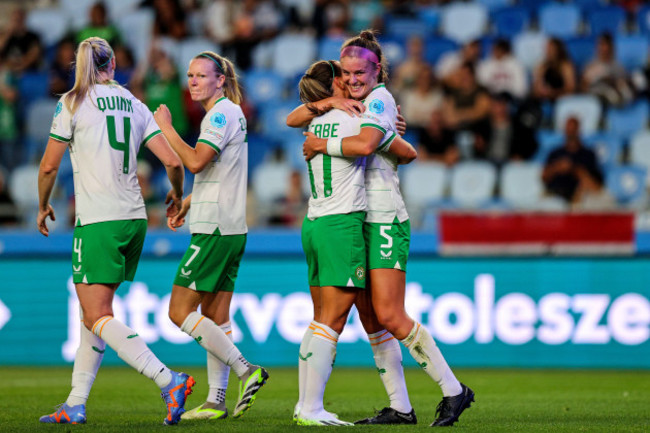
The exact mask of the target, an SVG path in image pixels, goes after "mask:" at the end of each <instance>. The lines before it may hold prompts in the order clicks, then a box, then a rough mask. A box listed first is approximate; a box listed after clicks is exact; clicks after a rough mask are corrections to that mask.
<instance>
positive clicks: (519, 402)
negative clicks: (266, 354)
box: [0, 367, 650, 433]
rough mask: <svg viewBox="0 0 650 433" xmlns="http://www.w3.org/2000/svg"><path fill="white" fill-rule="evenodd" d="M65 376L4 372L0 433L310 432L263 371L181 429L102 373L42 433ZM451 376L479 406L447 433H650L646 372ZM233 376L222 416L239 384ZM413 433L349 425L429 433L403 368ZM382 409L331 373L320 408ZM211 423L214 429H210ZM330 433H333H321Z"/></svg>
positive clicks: (280, 375) (420, 379)
mask: <svg viewBox="0 0 650 433" xmlns="http://www.w3.org/2000/svg"><path fill="white" fill-rule="evenodd" d="M71 371H72V368H71V367H61V368H58V367H57V368H22V367H2V368H0V377H1V378H2V381H1V382H0V383H1V384H2V385H1V386H0V390H1V391H2V392H0V407H1V408H2V412H0V413H1V415H0V432H33V431H49V432H54V431H56V432H64V431H65V432H74V431H82V430H83V431H87V432H120V433H127V432H155V431H169V429H175V431H184V432H215V431H218V432H224V433H228V432H276V431H277V432H281V431H298V430H301V429H302V430H305V429H307V430H314V429H317V427H298V426H296V425H294V424H293V423H292V422H291V415H292V411H293V406H294V404H295V401H296V398H297V381H298V374H297V370H296V369H290V368H270V369H269V373H270V375H271V377H270V379H269V381H268V383H267V385H266V386H265V387H264V388H263V389H262V390H261V391H260V392H259V394H258V399H257V401H256V403H255V405H254V406H253V407H252V408H251V409H250V410H249V411H248V412H247V413H245V414H244V416H243V417H242V418H240V419H232V418H228V419H226V420H222V421H208V422H206V421H201V422H198V421H197V422H190V421H182V422H181V423H180V424H179V425H178V426H176V427H165V426H163V425H162V420H163V418H164V415H165V410H164V405H163V403H162V400H161V399H160V396H159V394H158V389H157V388H156V386H155V385H154V384H153V383H151V382H150V381H148V380H147V379H146V378H144V377H142V376H140V375H138V374H137V373H135V372H134V371H133V370H131V369H129V368H126V367H105V368H102V369H101V370H100V372H99V375H98V377H97V380H96V381H95V386H94V388H93V391H92V393H91V395H90V400H89V402H88V405H87V416H88V423H87V424H86V425H76V426H71V425H41V424H39V422H38V417H39V416H40V415H44V414H46V413H49V412H52V411H53V407H54V406H55V404H57V403H61V402H63V401H64V400H65V398H66V397H67V393H68V391H69V386H70V373H71ZM183 371H185V372H187V373H190V374H192V375H193V376H194V377H195V378H196V379H197V382H198V383H197V385H196V386H195V388H194V393H193V394H192V395H191V396H190V397H189V400H188V404H187V407H188V408H192V407H194V406H195V405H198V404H200V403H202V402H203V401H204V399H205V396H206V394H207V384H206V375H205V369H204V368H202V367H191V368H185V369H183ZM456 374H457V376H458V377H459V379H460V380H461V381H463V382H464V383H466V384H467V385H469V386H470V387H472V388H473V389H474V391H475V392H476V402H475V403H473V404H472V407H471V408H470V409H468V410H467V411H466V412H465V413H464V414H463V416H462V417H461V419H460V421H459V422H458V423H457V424H456V425H455V426H454V427H452V428H453V431H464V432H608V433H610V432H649V431H650V371H594V370H569V371H567V370H561V371H559V370H558V371H556V370H490V369H481V370H478V369H474V370H465V369H458V370H457V371H456ZM233 378H234V375H231V383H230V388H229V390H228V407H229V409H230V410H232V407H233V405H234V402H235V399H236V389H237V388H236V386H237V383H236V381H235V380H233ZM406 379H407V384H408V388H409V392H410V395H411V402H412V404H413V406H414V407H415V411H416V413H417V416H418V425H417V426H404V427H395V426H393V427H390V426H389V427H376V426H356V427H354V428H355V429H361V430H363V431H373V432H374V431H378V432H380V431H381V432H384V431H385V432H388V431H409V432H410V431H416V430H419V431H430V430H428V429H429V427H428V426H429V424H430V423H431V422H432V421H433V419H434V411H435V407H436V405H437V403H438V401H439V400H440V398H441V394H440V391H439V388H438V387H437V385H435V384H434V383H433V382H431V381H430V380H429V378H428V376H426V375H425V374H424V373H423V372H422V371H419V370H416V369H407V371H406ZM386 403H387V398H386V396H385V392H384V389H383V387H382V385H381V382H380V380H379V377H378V375H377V373H376V371H374V370H373V369H370V368H367V369H348V368H337V367H335V368H334V372H333V373H332V377H331V379H330V383H329V385H328V388H327V391H326V394H325V407H326V409H328V410H330V411H333V412H336V413H338V414H339V416H340V418H341V419H344V420H349V421H354V420H357V419H359V418H363V417H366V416H368V415H370V414H372V413H373V410H374V409H381V408H382V407H384V406H385V405H386ZM216 424H218V425H216ZM321 428H326V429H332V428H334V427H321Z"/></svg>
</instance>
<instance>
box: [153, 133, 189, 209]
mask: <svg viewBox="0 0 650 433" xmlns="http://www.w3.org/2000/svg"><path fill="white" fill-rule="evenodd" d="M145 146H147V147H148V148H149V150H151V152H153V154H154V155H156V157H157V158H158V159H159V160H160V162H162V164H163V165H164V166H165V170H166V171H167V177H168V178H169V182H170V183H171V184H172V189H171V190H170V191H169V192H168V193H167V198H166V199H165V204H167V203H169V202H171V205H170V207H169V208H168V209H167V216H170V215H175V214H177V213H178V212H179V211H180V210H181V199H182V198H183V180H184V177H185V172H184V170H183V163H182V162H181V159H180V157H179V156H178V155H177V154H176V153H175V152H174V151H173V150H172V148H171V147H170V145H169V142H168V141H167V139H166V138H165V136H164V135H163V134H156V135H154V136H153V137H151V138H150V139H149V140H148V141H147V142H146V143H145Z"/></svg>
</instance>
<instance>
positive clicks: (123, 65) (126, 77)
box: [113, 44, 135, 86]
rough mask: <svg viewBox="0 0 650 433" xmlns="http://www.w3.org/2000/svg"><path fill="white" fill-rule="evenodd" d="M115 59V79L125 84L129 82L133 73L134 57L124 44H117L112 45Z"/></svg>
mask: <svg viewBox="0 0 650 433" xmlns="http://www.w3.org/2000/svg"><path fill="white" fill-rule="evenodd" d="M113 48H114V50H115V52H114V55H115V61H116V62H117V67H116V68H115V81H117V82H118V83H120V84H121V85H122V86H126V85H127V84H128V83H129V82H131V78H133V74H134V73H135V59H134V58H133V53H132V52H131V50H130V49H129V47H127V46H126V45H123V44H119V45H115V46H114V47H113Z"/></svg>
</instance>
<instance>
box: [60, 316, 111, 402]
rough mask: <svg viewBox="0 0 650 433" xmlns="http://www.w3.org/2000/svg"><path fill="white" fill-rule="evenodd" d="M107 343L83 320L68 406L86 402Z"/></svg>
mask: <svg viewBox="0 0 650 433" xmlns="http://www.w3.org/2000/svg"><path fill="white" fill-rule="evenodd" d="M105 348H106V343H105V342H104V340H102V339H101V338H99V337H98V336H96V335H95V334H93V333H92V332H90V331H89V330H88V328H86V326H85V325H84V324H83V319H82V321H81V338H80V339H79V348H78V349H77V354H76V355H75V357H74V367H72V389H71V390H70V394H69V395H68V399H67V400H66V403H67V404H68V406H76V405H78V404H86V401H88V395H89V394H90V389H91V388H92V386H93V382H95V377H96V376H97V370H99V366H100V365H101V363H102V358H104V350H105Z"/></svg>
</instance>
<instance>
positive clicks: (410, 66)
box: [391, 36, 431, 121]
mask: <svg viewBox="0 0 650 433" xmlns="http://www.w3.org/2000/svg"><path fill="white" fill-rule="evenodd" d="M425 68H426V69H431V66H430V65H429V64H428V63H427V62H426V61H425V60H424V41H423V40H422V38H421V37H419V36H413V37H411V38H410V39H409V40H408V42H407V44H406V59H404V61H403V62H402V63H400V64H399V66H398V67H397V68H396V69H395V73H394V75H393V77H392V79H391V87H392V90H393V91H394V92H395V93H396V94H398V95H399V94H400V93H402V92H404V91H405V90H408V89H412V88H414V87H415V82H416V80H417V78H418V75H419V74H420V71H421V70H422V69H425ZM410 120H411V119H409V121H410Z"/></svg>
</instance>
